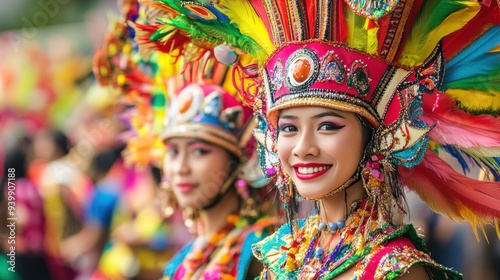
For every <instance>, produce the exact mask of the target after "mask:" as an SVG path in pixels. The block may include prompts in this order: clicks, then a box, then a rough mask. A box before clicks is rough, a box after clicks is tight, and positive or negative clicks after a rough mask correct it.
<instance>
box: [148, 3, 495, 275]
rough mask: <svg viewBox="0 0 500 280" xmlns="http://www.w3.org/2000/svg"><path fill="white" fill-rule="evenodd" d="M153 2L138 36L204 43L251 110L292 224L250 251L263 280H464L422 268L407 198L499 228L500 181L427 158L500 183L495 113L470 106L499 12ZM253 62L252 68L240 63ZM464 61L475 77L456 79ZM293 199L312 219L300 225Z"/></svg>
mask: <svg viewBox="0 0 500 280" xmlns="http://www.w3.org/2000/svg"><path fill="white" fill-rule="evenodd" d="M155 4H156V6H157V7H161V8H162V10H163V11H165V13H166V15H165V16H163V17H162V18H160V19H158V20H157V21H156V22H155V23H156V24H152V25H149V26H148V27H147V28H146V27H145V28H142V30H143V31H145V32H146V31H149V33H148V35H149V36H148V38H149V39H150V41H152V43H153V44H156V45H159V46H161V47H163V48H167V49H169V48H173V47H174V46H176V45H177V44H178V43H179V41H178V38H175V39H172V37H173V36H172V34H177V35H178V34H181V35H182V36H181V38H183V39H184V40H190V41H191V42H193V44H196V45H198V46H205V47H207V46H214V49H216V50H218V51H216V55H215V57H216V58H217V59H218V60H219V62H224V63H226V64H228V65H232V68H231V69H232V70H233V71H234V73H236V74H238V75H236V76H235V77H233V80H232V81H233V84H234V85H235V86H236V87H237V88H238V89H239V91H240V93H241V94H242V95H243V97H244V101H246V103H248V104H250V105H252V107H253V109H254V111H255V113H256V114H257V117H258V120H259V124H258V127H257V129H256V130H255V132H254V134H255V136H256V138H257V139H258V141H259V142H260V145H259V146H258V148H259V151H260V160H261V162H262V167H263V169H264V168H265V171H266V172H267V175H269V176H271V177H274V178H276V189H277V190H278V191H279V194H280V199H281V200H282V202H283V203H284V211H283V212H284V213H285V217H286V218H287V220H288V223H287V224H285V225H283V226H282V227H281V228H280V229H279V230H278V231H277V232H275V233H274V234H272V235H271V236H269V237H267V238H265V239H264V240H263V241H260V242H257V243H256V244H254V245H253V247H252V248H253V253H254V255H255V256H256V257H257V258H258V259H259V260H260V261H261V262H262V264H263V266H264V270H263V272H262V273H261V279H271V278H276V279H332V278H335V279H356V280H358V279H395V278H398V279H461V278H462V276H461V275H460V273H458V272H455V271H453V270H451V269H449V268H446V267H443V266H441V265H439V264H438V263H436V262H435V261H433V260H432V258H431V257H430V254H429V252H428V251H427V249H426V248H425V245H424V242H423V240H422V238H421V237H420V236H419V235H418V234H417V231H416V230H415V228H414V227H413V225H411V224H405V222H404V220H403V218H404V216H405V215H406V210H405V203H404V189H405V188H406V187H409V188H410V189H411V190H414V191H416V192H418V194H419V195H420V196H421V197H422V199H423V200H425V201H426V202H427V203H428V204H429V205H430V206H431V207H433V209H434V210H436V211H439V212H441V213H443V214H445V215H448V216H450V217H453V218H454V219H456V220H467V221H469V222H471V223H472V224H473V225H474V226H479V227H481V228H482V227H483V226H484V225H485V224H488V223H495V224H498V219H499V218H500V203H499V201H500V195H499V194H500V187H499V186H498V184H494V183H488V182H479V181H477V180H473V179H471V178H468V177H466V176H464V175H462V174H459V173H457V172H456V171H455V170H453V169H452V168H451V167H450V166H449V165H448V164H447V163H446V162H444V161H443V160H442V159H440V158H439V157H438V156H437V155H436V153H435V152H437V151H438V150H442V151H445V152H448V153H450V154H452V155H454V156H455V157H456V158H457V159H458V160H459V161H460V162H461V163H463V165H464V170H467V168H468V166H467V160H466V159H470V162H472V164H477V165H480V166H481V167H483V168H488V169H490V170H492V172H493V173H494V174H495V175H496V176H499V177H500V174H498V170H499V168H498V167H499V164H500V163H499V161H498V156H499V155H498V148H499V147H500V142H499V141H498V139H500V134H499V133H500V132H499V131H498V129H496V128H497V127H499V126H500V123H499V120H498V118H496V117H494V116H491V115H487V114H484V115H480V116H478V115H477V114H479V112H482V113H490V114H492V115H495V114H497V113H498V110H499V108H498V106H497V105H495V101H494V98H496V97H494V98H489V97H488V98H486V99H484V100H486V101H488V102H484V103H483V102H476V100H475V98H471V96H472V97H477V96H479V95H480V96H496V95H497V92H498V91H499V90H500V88H499V87H498V85H497V83H496V79H497V78H498V71H499V68H498V66H497V64H498V63H496V62H498V58H499V57H500V52H499V50H498V45H499V43H500V36H498V35H499V32H500V29H499V27H498V24H499V22H498V14H499V6H498V5H494V4H493V3H490V2H487V1H477V2H476V1H458V0H446V1H444V0H443V1H427V0H422V1H380V0H367V1H357V0H293V1H292V0H289V1H281V0H279V1H278V0H263V1H251V0H219V1H198V2H194V1H178V0H177V1H176V0H159V1H158V2H156V3H155ZM200 11H203V13H201V12H200ZM157 18H158V17H157ZM146 33H147V32H146ZM235 55H239V56H240V57H239V59H238V58H237V59H236V61H235V59H234V57H235ZM248 55H251V56H252V57H253V58H254V60H250V61H248V60H245V59H246V58H248ZM255 62H256V63H255ZM469 64H470V65H469ZM471 66H475V67H476V66H477V67H478V68H477V69H478V71H474V73H472V72H470V71H467V69H470V68H471ZM445 68H446V71H444V69H445ZM474 69H476V68H474ZM479 69H480V70H479ZM465 96H467V97H465ZM472 99H474V100H472ZM185 100H186V102H188V103H190V102H194V100H196V98H187V99H185ZM481 100H483V99H481ZM479 103H481V104H479ZM183 108H184V107H183ZM188 111H189V110H187V111H186V112H188ZM181 116H182V115H181ZM181 118H182V117H181ZM221 119H225V118H221ZM492 128H494V129H492ZM454 131H461V132H463V134H460V135H458V134H457V133H455V132H454ZM222 138H224V137H222ZM222 138H219V139H222ZM224 139H226V138H224ZM204 140H205V141H208V142H211V140H210V139H208V138H207V139H204ZM211 143H212V144H216V145H217V143H215V142H211ZM175 144H176V143H172V145H175ZM177 144H178V145H179V146H180V145H181V143H177ZM220 146H223V145H220ZM223 147H225V146H223ZM229 147H230V146H229ZM428 148H431V149H428ZM188 150H189V148H188ZM228 150H229V151H230V152H234V151H231V150H230V149H228ZM177 155H180V153H179V154H177ZM180 182H183V181H182V180H181V181H180ZM185 182H188V184H187V185H186V184H184V185H183V184H180V186H178V188H179V189H183V190H191V189H192V187H193V184H192V181H190V180H187V179H186V180H185ZM177 184H179V183H177ZM223 189H224V188H223ZM303 198H305V199H309V200H312V201H314V204H315V210H314V211H313V212H312V213H311V214H310V215H309V216H308V217H307V218H305V219H296V216H295V215H296V214H297V213H296V211H295V210H296V209H297V207H296V206H297V204H298V203H300V202H301V200H302V199H303ZM200 201H201V200H200ZM207 201H208V200H207ZM497 228H498V227H497Z"/></svg>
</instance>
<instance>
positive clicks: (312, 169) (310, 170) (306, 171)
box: [297, 166, 328, 174]
mask: <svg viewBox="0 0 500 280" xmlns="http://www.w3.org/2000/svg"><path fill="white" fill-rule="evenodd" d="M327 168H328V166H320V167H299V168H298V169H297V171H299V173H300V174H313V173H317V172H321V171H323V170H325V169H327Z"/></svg>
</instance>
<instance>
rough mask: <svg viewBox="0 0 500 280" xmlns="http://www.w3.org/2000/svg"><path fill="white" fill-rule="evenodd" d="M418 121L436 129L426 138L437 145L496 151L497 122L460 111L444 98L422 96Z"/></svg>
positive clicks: (499, 141) (499, 131)
mask: <svg viewBox="0 0 500 280" xmlns="http://www.w3.org/2000/svg"><path fill="white" fill-rule="evenodd" d="M422 100H423V108H424V112H425V114H424V116H422V117H421V120H423V121H425V122H426V123H427V124H428V125H432V124H435V125H436V126H435V127H434V128H433V129H432V130H431V131H430V132H429V136H430V137H431V138H432V139H433V140H435V141H437V142H439V143H441V144H455V145H458V146H460V147H463V148H475V147H500V129H499V128H500V118H495V117H492V116H490V115H479V116H474V115H471V114H468V113H466V112H463V111H461V110H460V109H459V108H457V107H456V106H455V102H454V101H453V100H452V99H451V98H450V97H448V96H447V95H446V94H439V95H436V94H433V95H424V97H423V98H422Z"/></svg>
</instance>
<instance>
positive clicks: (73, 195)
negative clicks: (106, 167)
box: [30, 128, 90, 279]
mask: <svg viewBox="0 0 500 280" xmlns="http://www.w3.org/2000/svg"><path fill="white" fill-rule="evenodd" d="M33 141H34V142H33V158H34V161H33V164H32V165H31V166H30V177H31V178H33V180H34V181H35V182H37V184H38V186H39V190H40V194H41V196H42V198H43V211H44V214H45V216H46V221H47V234H46V236H45V244H46V247H47V250H48V252H49V254H50V255H51V257H52V260H53V262H54V266H55V267H57V268H58V270H57V271H58V272H57V275H58V276H57V277H56V278H60V279H72V278H73V277H74V275H75V271H74V270H73V269H72V268H71V267H68V266H66V265H65V264H64V262H63V260H62V259H61V255H60V252H59V245H60V243H61V241H62V240H64V239H65V238H67V237H68V236H70V235H72V234H74V233H75V232H78V231H79V230H80V228H81V226H82V206H83V204H82V203H83V199H82V197H83V196H84V195H86V193H87V190H88V189H89V188H90V184H89V181H88V179H87V177H86V176H85V175H84V174H83V173H82V172H81V170H80V169H79V168H78V166H76V165H75V164H74V162H72V161H71V160H68V158H69V155H70V152H71V145H70V141H69V139H68V138H67V136H66V135H65V134H64V132H62V131H61V130H57V129H51V128H45V129H43V130H41V131H40V132H38V133H37V134H36V135H35V136H34V140H33Z"/></svg>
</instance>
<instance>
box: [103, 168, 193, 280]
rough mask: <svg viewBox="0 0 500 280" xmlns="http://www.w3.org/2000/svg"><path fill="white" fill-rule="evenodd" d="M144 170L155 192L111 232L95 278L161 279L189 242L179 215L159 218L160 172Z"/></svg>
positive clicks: (187, 233) (160, 215) (154, 169)
mask: <svg viewBox="0 0 500 280" xmlns="http://www.w3.org/2000/svg"><path fill="white" fill-rule="evenodd" d="M145 169H146V170H148V173H150V175H151V179H152V180H154V181H153V182H151V183H153V184H154V185H155V186H156V190H155V192H153V193H152V195H153V196H151V197H150V200H149V202H148V203H147V204H146V205H143V206H142V208H140V209H138V211H137V212H136V213H135V214H134V215H131V216H130V217H128V218H126V219H125V220H124V221H122V222H120V223H119V224H118V225H116V227H115V228H114V229H113V231H112V233H111V237H110V241H109V242H108V245H107V246H106V249H105V250H104V252H103V255H102V258H101V260H100V261H99V267H98V271H96V273H95V274H94V275H93V278H94V279H130V278H133V279H143V280H147V279H151V280H153V279H154V280H156V279H160V278H161V276H162V274H163V267H164V264H165V262H167V261H168V260H169V259H170V258H171V257H172V255H173V254H174V253H175V252H176V251H177V250H179V249H180V248H181V247H182V246H184V245H185V244H186V243H187V241H189V238H188V237H189V232H188V231H187V230H186V229H185V227H184V226H183V224H182V219H181V216H180V215H179V213H175V215H173V216H171V217H169V218H168V219H164V217H163V216H162V213H161V204H160V201H159V200H158V199H157V196H158V195H159V191H160V190H159V186H160V183H161V175H160V170H159V169H158V168H157V167H154V166H151V167H147V168H145ZM148 183H150V182H149V180H148V181H145V182H144V183H143V185H144V184H148Z"/></svg>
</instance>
